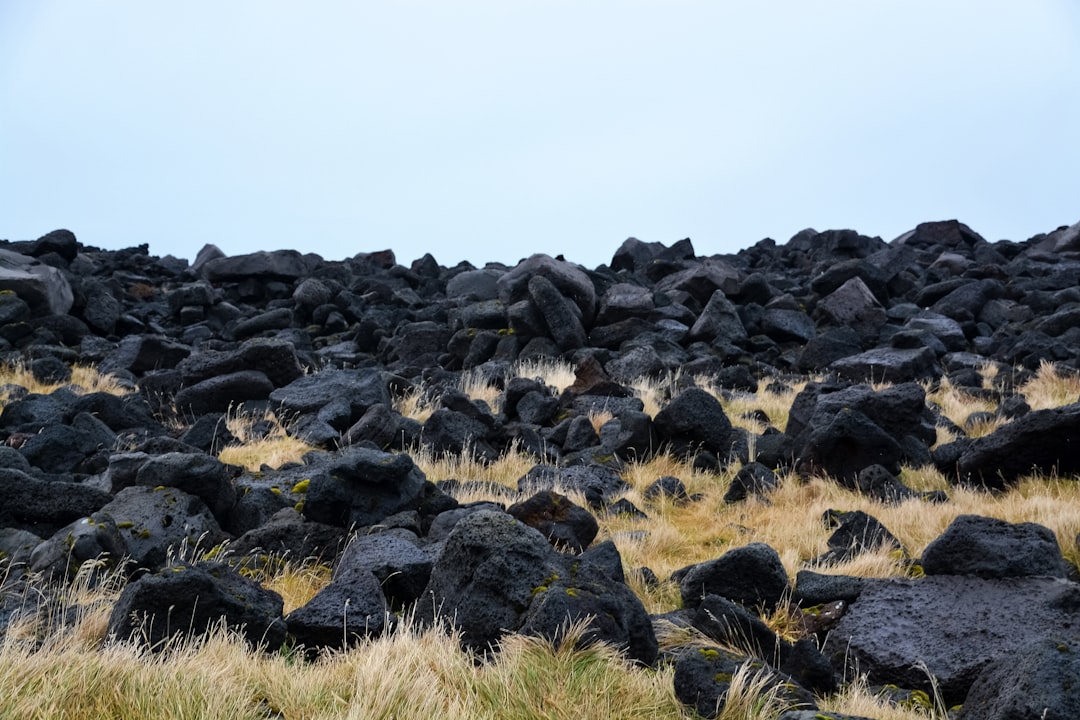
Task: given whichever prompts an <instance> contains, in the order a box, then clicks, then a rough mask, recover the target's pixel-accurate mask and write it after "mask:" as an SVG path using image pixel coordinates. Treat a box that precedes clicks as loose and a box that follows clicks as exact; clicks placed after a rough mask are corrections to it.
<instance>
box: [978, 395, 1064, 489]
mask: <svg viewBox="0 0 1080 720" xmlns="http://www.w3.org/2000/svg"><path fill="white" fill-rule="evenodd" d="M1077 446H1080V403H1073V404H1072V405H1066V406H1064V407H1060V408H1053V409H1050V410H1035V411H1032V412H1030V413H1028V414H1026V415H1024V416H1023V417H1020V418H1017V419H1016V420H1014V421H1012V422H1010V423H1008V424H1006V425H1002V426H1001V427H999V428H998V429H997V430H995V431H994V432H993V433H991V434H990V435H986V436H983V437H981V438H976V439H975V440H974V441H973V442H972V443H971V444H970V445H968V446H967V448H966V449H965V450H964V452H963V453H962V454H961V455H960V458H959V460H958V462H957V468H956V472H957V474H958V476H959V479H960V481H961V482H962V483H964V484H968V485H976V486H982V487H985V488H987V489H990V490H1002V489H1005V488H1008V487H1011V486H1013V485H1014V484H1016V482H1017V481H1018V480H1019V479H1020V477H1022V476H1023V475H1027V474H1030V473H1033V472H1044V473H1048V472H1051V471H1052V470H1053V471H1056V472H1057V473H1060V474H1061V475H1063V476H1065V475H1070V474H1072V473H1075V472H1080V453H1077V452H1076V448H1077Z"/></svg>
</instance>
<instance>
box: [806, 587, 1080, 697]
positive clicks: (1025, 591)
mask: <svg viewBox="0 0 1080 720" xmlns="http://www.w3.org/2000/svg"><path fill="white" fill-rule="evenodd" d="M1077 608H1080V586H1078V585H1076V584H1075V583H1071V582H1068V581H1065V580H1060V579H1057V578H1047V577H1028V578H995V579H986V578H979V577H971V576H949V575H934V576H928V577H925V578H923V579H921V580H902V579H891V580H867V581H866V584H865V586H864V587H863V589H862V592H861V593H860V594H859V598H858V600H856V601H855V602H853V603H851V604H850V606H849V607H848V609H847V612H846V613H845V614H844V617H843V618H841V620H840V622H839V623H838V624H837V625H836V627H834V628H833V630H832V631H831V632H830V634H829V637H828V639H827V640H826V642H825V646H824V648H823V652H824V653H825V655H826V657H828V658H829V660H830V661H831V662H832V664H833V667H834V668H836V670H837V671H838V672H848V673H850V672H852V671H853V670H856V669H857V672H858V673H860V674H862V673H865V674H866V675H867V680H868V681H869V682H870V684H872V685H878V684H889V683H892V684H895V685H898V686H899V687H904V688H911V689H919V690H923V691H925V692H928V693H933V692H934V686H932V684H931V678H930V676H931V675H932V676H933V677H934V679H935V680H936V688H937V689H938V690H939V691H940V692H941V695H942V698H943V700H944V701H945V703H946V705H947V706H952V705H955V704H958V703H961V702H963V700H964V697H965V696H966V695H967V693H968V690H969V689H970V687H971V685H972V683H973V682H974V681H975V679H976V678H977V677H978V676H979V674H980V672H981V671H982V669H983V668H984V667H985V666H986V665H987V664H988V663H990V662H992V661H994V660H995V659H998V658H1004V657H1011V656H1012V654H1013V653H1015V652H1017V651H1019V650H1020V648H1023V647H1024V646H1026V645H1028V644H1029V643H1031V642H1033V641H1036V640H1039V639H1040V638H1047V637H1051V638H1058V639H1059V641H1077V640H1080V629H1078V628H1077V626H1076V623H1075V614H1076V610H1077Z"/></svg>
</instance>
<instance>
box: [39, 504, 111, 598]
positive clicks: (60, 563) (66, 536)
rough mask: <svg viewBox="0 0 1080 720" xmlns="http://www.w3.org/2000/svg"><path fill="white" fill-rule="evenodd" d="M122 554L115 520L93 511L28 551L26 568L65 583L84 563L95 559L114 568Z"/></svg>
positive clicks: (46, 578)
mask: <svg viewBox="0 0 1080 720" xmlns="http://www.w3.org/2000/svg"><path fill="white" fill-rule="evenodd" d="M126 554H127V546H126V544H125V543H124V537H123V535H122V534H121V531H120V530H119V529H118V528H117V526H116V523H115V522H113V519H112V518H111V517H109V515H108V514H107V513H102V512H97V513H94V514H93V515H91V516H90V517H88V518H82V519H80V520H76V521H75V522H73V523H71V524H70V525H68V526H67V527H63V528H60V530H58V531H57V532H56V534H55V535H53V536H52V537H51V538H49V539H48V540H45V541H44V542H42V543H41V544H39V545H37V546H36V547H35V548H34V550H33V552H31V554H30V558H29V568H30V570H31V572H34V573H40V574H41V576H42V577H43V578H44V579H45V580H46V581H50V582H65V581H67V580H70V579H71V578H74V577H75V573H76V572H77V571H78V570H79V568H80V566H81V565H82V564H83V563H84V562H87V561H99V562H100V563H102V564H103V565H104V566H106V567H109V568H116V567H118V566H119V565H120V563H121V561H122V559H123V558H124V556H125V555H126Z"/></svg>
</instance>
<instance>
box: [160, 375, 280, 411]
mask: <svg viewBox="0 0 1080 720" xmlns="http://www.w3.org/2000/svg"><path fill="white" fill-rule="evenodd" d="M273 390H274V384H273V383H272V382H270V379H269V378H267V377H266V375H264V374H263V373H261V372H259V371H258V370H241V371H239V372H234V373H229V374H228V375H220V376H218V377H212V378H209V379H207V380H203V381H202V382H199V383H196V384H194V385H191V386H189V387H186V388H184V389H183V390H181V391H180V392H179V393H178V394H177V396H176V408H177V410H179V411H180V412H181V413H190V414H191V415H193V416H196V417H197V416H199V415H203V414H205V413H212V412H225V411H227V410H229V409H231V408H232V407H233V406H239V405H242V404H243V403H244V402H246V401H248V400H265V399H266V398H268V397H269V396H270V393H271V392H273Z"/></svg>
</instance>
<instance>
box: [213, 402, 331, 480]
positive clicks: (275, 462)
mask: <svg viewBox="0 0 1080 720" xmlns="http://www.w3.org/2000/svg"><path fill="white" fill-rule="evenodd" d="M225 425H226V427H227V428H228V429H229V432H230V433H232V434H233V436H234V437H235V438H236V439H237V443H235V444H231V445H228V446H226V447H224V448H222V449H221V451H220V452H219V453H218V459H219V460H221V462H223V463H228V464H229V465H239V466H240V467H243V468H246V469H248V470H253V471H255V470H259V469H261V468H262V467H263V466H266V467H270V468H279V467H281V466H282V465H284V464H286V463H290V462H299V461H300V460H301V458H303V457H304V455H306V454H307V453H309V452H311V451H312V450H314V449H315V447H314V446H312V445H308V444H307V443H306V442H304V440H303V439H302V438H299V437H296V436H295V435H292V434H290V432H289V427H288V423H285V422H282V420H281V419H280V418H278V416H277V415H276V414H275V413H274V412H273V411H267V412H266V413H264V414H263V415H262V416H261V417H255V416H251V415H246V414H244V413H242V412H236V411H232V410H230V411H229V412H228V413H226V419H225ZM259 425H268V426H269V429H268V431H267V432H265V433H262V432H259V433H256V432H255V428H256V427H257V426H259Z"/></svg>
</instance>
